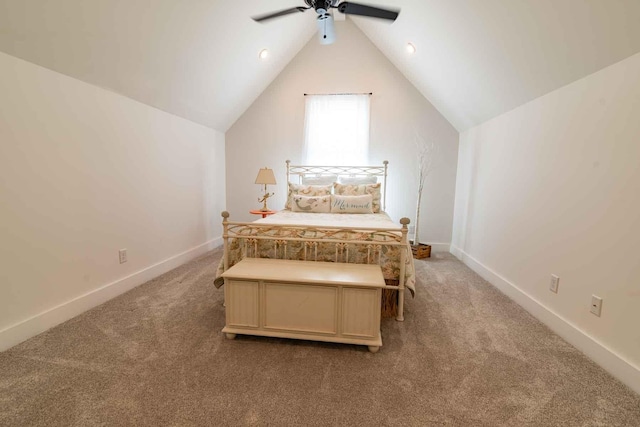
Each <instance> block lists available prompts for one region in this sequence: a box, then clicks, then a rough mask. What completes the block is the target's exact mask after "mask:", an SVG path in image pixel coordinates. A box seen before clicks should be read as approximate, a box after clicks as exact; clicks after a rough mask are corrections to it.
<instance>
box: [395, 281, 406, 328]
mask: <svg viewBox="0 0 640 427" xmlns="http://www.w3.org/2000/svg"><path fill="white" fill-rule="evenodd" d="M396 320H397V321H398V322H404V289H402V288H400V289H398V315H397V316H396Z"/></svg>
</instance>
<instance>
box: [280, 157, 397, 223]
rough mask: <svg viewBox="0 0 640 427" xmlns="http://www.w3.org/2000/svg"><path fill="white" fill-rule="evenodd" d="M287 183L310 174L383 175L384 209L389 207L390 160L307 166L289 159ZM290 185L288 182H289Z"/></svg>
mask: <svg viewBox="0 0 640 427" xmlns="http://www.w3.org/2000/svg"><path fill="white" fill-rule="evenodd" d="M286 163H287V183H289V182H293V181H291V179H292V178H293V179H296V178H297V180H298V182H302V178H303V177H304V176H308V175H337V176H338V177H340V176H343V177H353V176H358V177H371V176H374V177H382V179H378V182H380V183H381V184H382V210H383V211H386V208H387V167H388V165H389V162H388V161H387V160H385V161H384V162H382V165H381V166H307V165H292V164H291V160H287V162H286ZM287 185H288V184H287Z"/></svg>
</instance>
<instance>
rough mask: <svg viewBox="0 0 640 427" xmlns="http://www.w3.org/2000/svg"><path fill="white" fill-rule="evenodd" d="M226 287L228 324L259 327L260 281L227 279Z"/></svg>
mask: <svg viewBox="0 0 640 427" xmlns="http://www.w3.org/2000/svg"><path fill="white" fill-rule="evenodd" d="M224 288H225V305H226V310H225V311H226V314H227V325H229V326H241V327H252V328H257V327H259V326H260V324H259V319H260V316H259V307H260V303H259V296H260V294H259V292H258V290H259V283H258V282H254V281H245V280H229V279H225V284H224Z"/></svg>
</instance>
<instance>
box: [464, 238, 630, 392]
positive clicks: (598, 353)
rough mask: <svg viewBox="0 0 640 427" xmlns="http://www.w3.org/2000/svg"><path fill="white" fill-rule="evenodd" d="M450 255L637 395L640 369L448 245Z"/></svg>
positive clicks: (471, 258)
mask: <svg viewBox="0 0 640 427" xmlns="http://www.w3.org/2000/svg"><path fill="white" fill-rule="evenodd" d="M451 253H452V254H453V255H454V256H455V257H456V258H458V259H460V260H461V261H462V262H463V263H465V264H466V265H467V266H468V267H469V268H471V269H472V270H473V271H475V272H476V273H478V275H480V277H482V278H483V279H485V280H486V281H487V282H489V283H491V284H492V285H493V286H495V287H496V288H498V289H499V290H500V291H502V293H504V294H505V295H507V296H508V297H509V298H511V299H512V300H513V301H515V302H516V303H518V304H519V305H520V306H521V307H523V308H524V309H525V310H527V311H528V312H529V313H531V314H532V315H533V316H534V317H535V318H537V319H538V320H540V321H541V322H542V323H544V324H545V325H547V326H548V327H549V328H550V329H551V330H553V331H554V332H555V333H557V334H558V335H560V336H561V337H562V338H564V339H565V340H566V341H567V342H569V343H570V344H571V345H573V346H574V347H576V348H577V349H578V350H580V351H581V352H583V353H584V354H585V355H586V356H587V357H589V358H590V359H591V360H593V361H594V362H595V363H597V364H598V365H600V366H601V367H602V368H603V369H605V370H606V371H607V372H609V373H610V374H611V375H613V376H614V377H616V378H617V379H618V380H620V381H621V382H623V383H624V384H626V385H627V386H629V387H630V388H631V389H632V390H633V391H635V392H636V393H638V394H640V368H638V367H637V366H634V365H633V364H632V363H631V362H629V361H627V360H625V359H624V358H623V357H621V356H620V355H619V354H617V353H616V352H615V351H613V350H612V349H610V348H608V347H607V346H605V345H604V344H602V343H601V342H599V341H598V340H596V339H595V338H593V337H592V336H590V335H589V334H587V333H586V332H585V331H583V330H582V329H580V328H579V327H577V326H576V325H574V324H573V323H571V322H569V321H568V320H566V319H565V318H563V317H562V316H560V315H559V314H557V313H555V312H554V311H552V310H550V309H549V308H548V307H546V306H545V305H543V304H542V303H540V301H538V300H536V299H535V298H533V297H532V296H531V295H529V294H527V293H525V292H523V291H522V290H520V289H519V288H518V287H517V286H516V285H514V284H513V283H510V282H509V281H508V280H506V279H505V278H503V277H501V276H500V275H499V274H498V273H496V272H495V271H493V270H491V269H490V268H488V267H486V266H484V265H483V264H482V263H480V262H479V261H478V260H476V259H475V258H473V257H472V256H470V255H469V254H467V253H466V252H464V251H463V250H462V249H460V248H458V247H455V246H454V245H451Z"/></svg>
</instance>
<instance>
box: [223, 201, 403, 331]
mask: <svg viewBox="0 0 640 427" xmlns="http://www.w3.org/2000/svg"><path fill="white" fill-rule="evenodd" d="M222 218H223V220H222V225H223V235H222V237H223V245H224V255H223V259H222V266H223V271H226V270H228V269H229V268H230V267H232V266H233V265H234V264H236V263H238V262H239V261H240V260H242V259H244V258H272V259H285V260H300V261H316V262H337V263H354V264H374V265H380V267H381V268H382V271H383V273H384V276H385V282H386V283H387V284H386V285H385V286H384V290H383V296H382V314H383V316H384V315H385V314H387V316H384V317H389V316H388V313H389V311H395V317H396V320H398V321H403V320H404V300H405V290H406V275H407V272H406V263H407V257H410V254H409V251H410V247H409V243H408V239H407V233H408V228H407V225H408V224H409V222H410V221H409V219H408V218H402V219H401V220H400V224H401V225H402V227H401V228H400V229H398V228H365V227H362V228H361V227H326V226H322V227H320V226H318V227H316V226H300V225H280V224H279V225H274V224H264V223H254V222H232V221H229V213H228V212H226V211H225V212H222ZM394 303H395V304H394ZM396 304H397V305H396ZM394 308H395V310H393V309H394Z"/></svg>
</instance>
